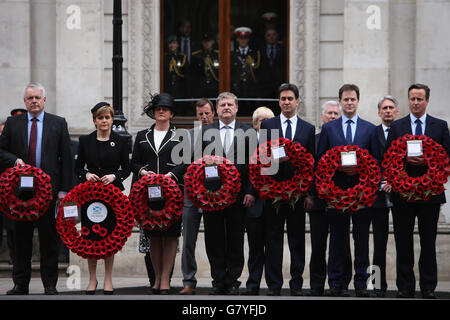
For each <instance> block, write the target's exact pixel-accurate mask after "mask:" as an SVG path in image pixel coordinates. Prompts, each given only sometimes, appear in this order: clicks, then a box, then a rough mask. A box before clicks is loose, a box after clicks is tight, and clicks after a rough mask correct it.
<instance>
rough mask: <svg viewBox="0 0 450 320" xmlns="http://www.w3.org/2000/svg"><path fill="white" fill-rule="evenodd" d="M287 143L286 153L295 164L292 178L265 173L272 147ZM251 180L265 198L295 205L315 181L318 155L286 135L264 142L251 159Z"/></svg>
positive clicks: (262, 197)
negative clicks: (315, 162)
mask: <svg viewBox="0 0 450 320" xmlns="http://www.w3.org/2000/svg"><path fill="white" fill-rule="evenodd" d="M280 146H284V150H285V152H286V155H287V156H288V157H289V160H290V162H291V164H292V165H293V166H294V168H295V169H296V170H295V173H294V175H293V176H292V178H291V179H289V180H285V181H276V180H275V179H274V178H273V176H271V175H268V174H263V173H264V170H266V169H268V168H269V167H270V166H271V162H270V158H271V156H272V148H278V147H280ZM249 169H250V181H251V182H252V184H253V186H254V187H255V189H256V190H258V193H259V197H260V198H261V199H269V200H272V203H273V204H277V203H279V202H280V201H288V202H290V204H291V205H292V206H293V205H294V204H295V203H296V202H297V201H298V200H299V199H300V198H302V197H304V196H305V195H306V194H307V191H308V189H309V188H310V187H311V185H312V183H313V180H314V158H313V156H312V155H311V154H310V153H309V152H307V151H306V148H305V147H303V146H302V145H301V144H300V143H298V142H293V141H292V140H289V139H285V138H278V140H270V141H267V142H266V143H262V144H261V145H260V146H259V147H258V148H257V149H256V150H255V152H254V154H253V156H252V158H251V160H250V165H249Z"/></svg>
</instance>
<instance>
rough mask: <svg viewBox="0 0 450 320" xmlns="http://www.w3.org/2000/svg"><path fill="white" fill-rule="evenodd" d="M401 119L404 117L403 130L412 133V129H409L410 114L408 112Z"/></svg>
mask: <svg viewBox="0 0 450 320" xmlns="http://www.w3.org/2000/svg"><path fill="white" fill-rule="evenodd" d="M403 119H404V121H403V122H402V126H403V132H406V133H407V134H413V132H412V129H411V117H410V115H409V114H408V115H407V116H406V117H404V118H403Z"/></svg>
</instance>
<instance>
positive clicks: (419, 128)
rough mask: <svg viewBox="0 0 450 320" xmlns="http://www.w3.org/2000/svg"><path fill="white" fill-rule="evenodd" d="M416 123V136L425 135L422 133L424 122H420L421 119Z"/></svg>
mask: <svg viewBox="0 0 450 320" xmlns="http://www.w3.org/2000/svg"><path fill="white" fill-rule="evenodd" d="M415 123H416V133H415V135H418V136H420V135H422V134H423V133H422V121H420V119H416V121H415Z"/></svg>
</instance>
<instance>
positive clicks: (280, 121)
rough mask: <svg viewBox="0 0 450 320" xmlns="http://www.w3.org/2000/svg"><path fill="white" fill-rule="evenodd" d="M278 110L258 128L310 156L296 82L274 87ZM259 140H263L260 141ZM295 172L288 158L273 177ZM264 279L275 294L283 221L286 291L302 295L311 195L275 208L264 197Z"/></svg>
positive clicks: (309, 133) (310, 137) (308, 128)
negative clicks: (297, 145) (287, 259)
mask: <svg viewBox="0 0 450 320" xmlns="http://www.w3.org/2000/svg"><path fill="white" fill-rule="evenodd" d="M278 92H279V93H278V97H279V106H280V109H281V114H280V115H279V116H276V117H274V118H271V119H268V120H266V121H263V122H262V123H261V131H262V130H267V137H268V139H271V130H277V131H278V136H279V137H284V138H286V139H289V140H292V141H294V142H299V143H300V144H301V145H302V146H303V147H305V148H306V151H307V152H309V153H310V154H311V155H313V156H314V154H315V150H314V140H315V128H314V126H313V125H311V124H310V123H308V122H306V121H304V120H302V119H301V118H300V117H299V116H298V115H297V107H298V105H299V103H300V97H299V92H298V88H297V86H295V85H293V84H283V85H281V86H280V87H279V90H278ZM261 142H263V141H261ZM294 173H295V168H294V167H293V166H292V164H291V162H290V161H286V162H283V163H280V166H279V170H278V173H277V174H275V175H274V179H276V180H278V181H284V180H289V179H290V178H291V177H292V176H293V175H294ZM266 202H267V203H266V207H267V214H266V236H267V238H266V239H267V240H266V268H265V272H266V273H265V275H266V283H267V286H268V287H269V291H268V295H272V296H278V295H280V290H281V288H282V286H283V274H282V267H283V239H284V225H285V223H286V225H287V238H288V244H289V251H290V253H291V268H290V271H291V280H290V281H289V288H290V293H291V295H293V296H300V295H303V292H302V286H303V278H302V275H303V271H304V268H305V210H309V209H311V207H312V205H313V201H312V198H311V197H309V196H308V197H305V198H303V199H300V200H299V201H298V202H297V203H296V204H295V206H294V208H292V207H291V205H290V204H289V203H288V202H284V203H282V204H281V205H280V207H279V210H278V212H277V210H276V208H275V207H274V206H273V204H272V201H270V200H267V201H266Z"/></svg>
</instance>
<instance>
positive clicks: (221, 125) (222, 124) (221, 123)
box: [219, 119, 236, 130]
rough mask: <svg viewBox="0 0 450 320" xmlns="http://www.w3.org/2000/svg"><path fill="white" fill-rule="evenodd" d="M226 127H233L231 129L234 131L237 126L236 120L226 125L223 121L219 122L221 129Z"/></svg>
mask: <svg viewBox="0 0 450 320" xmlns="http://www.w3.org/2000/svg"><path fill="white" fill-rule="evenodd" d="M225 126H229V127H231V129H233V130H234V127H235V126H236V119H235V120H233V121H232V122H231V123H230V124H228V125H227V124H225V123H223V122H222V120H219V129H222V128H223V127H225Z"/></svg>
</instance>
